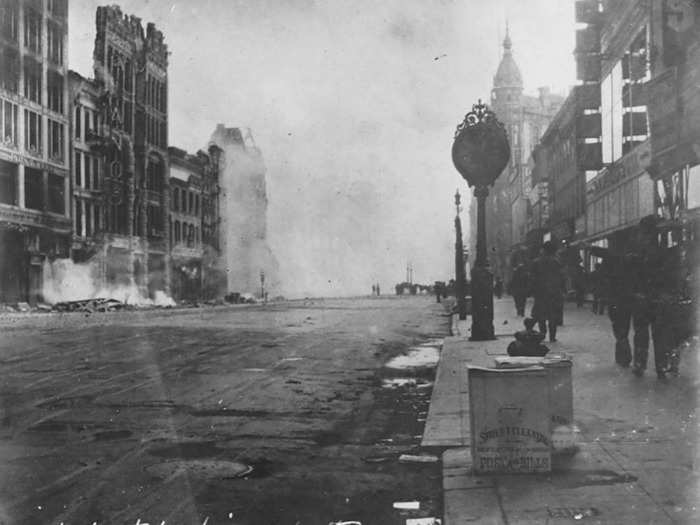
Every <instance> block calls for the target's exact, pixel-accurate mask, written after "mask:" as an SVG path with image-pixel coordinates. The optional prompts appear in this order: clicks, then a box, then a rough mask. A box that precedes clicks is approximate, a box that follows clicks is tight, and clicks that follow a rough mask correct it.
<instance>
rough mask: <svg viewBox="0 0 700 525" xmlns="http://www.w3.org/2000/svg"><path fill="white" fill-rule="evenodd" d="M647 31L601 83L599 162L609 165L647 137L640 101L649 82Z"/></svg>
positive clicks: (641, 32)
mask: <svg viewBox="0 0 700 525" xmlns="http://www.w3.org/2000/svg"><path fill="white" fill-rule="evenodd" d="M648 57H649V53H648V43H647V28H646V27H644V28H642V29H641V30H640V31H639V33H638V34H637V37H636V38H635V39H634V41H633V42H632V45H631V46H630V47H629V49H627V51H626V53H625V55H624V56H623V57H622V60H620V61H619V62H617V63H616V64H615V65H614V66H613V69H612V71H611V72H610V74H609V75H607V76H606V77H605V78H604V79H603V82H602V83H601V120H602V153H603V162H604V163H606V164H609V163H611V162H615V161H616V160H618V159H619V158H620V157H622V156H623V155H625V154H626V153H627V152H628V151H630V150H631V149H632V148H634V147H635V146H636V145H638V144H640V143H641V142H643V141H645V140H646V139H647V137H648V125H647V106H646V101H645V99H644V97H645V93H646V82H647V81H648V80H649V79H650V69H649V58H648Z"/></svg>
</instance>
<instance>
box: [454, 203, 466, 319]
mask: <svg viewBox="0 0 700 525" xmlns="http://www.w3.org/2000/svg"><path fill="white" fill-rule="evenodd" d="M460 200H461V196H460V194H459V190H457V192H456V193H455V207H456V208H457V215H456V216H455V235H456V237H457V239H456V241H455V295H457V311H458V312H459V318H460V320H462V321H464V320H465V319H466V318H467V297H466V295H467V290H466V288H467V282H466V281H467V276H466V275H465V272H464V246H463V244H462V220H461V219H460V218H459V212H460V211H461V208H460V206H459V204H460Z"/></svg>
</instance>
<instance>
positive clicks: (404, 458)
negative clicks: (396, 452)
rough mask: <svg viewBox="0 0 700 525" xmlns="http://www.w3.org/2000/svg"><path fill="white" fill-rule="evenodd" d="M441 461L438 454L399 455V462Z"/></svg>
mask: <svg viewBox="0 0 700 525" xmlns="http://www.w3.org/2000/svg"><path fill="white" fill-rule="evenodd" d="M438 461H439V459H438V457H437V456H431V455H428V454H425V455H417V456H416V455H413V454H401V455H400V456H399V463H437V462H438Z"/></svg>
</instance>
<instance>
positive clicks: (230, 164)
mask: <svg viewBox="0 0 700 525" xmlns="http://www.w3.org/2000/svg"><path fill="white" fill-rule="evenodd" d="M244 131H245V134H244V133H243V132H242V131H241V129H240V128H227V127H225V126H224V125H223V124H219V125H218V126H217V127H216V129H215V130H214V133H213V134H212V137H211V142H210V148H209V152H210V156H211V157H212V158H214V159H216V161H217V162H216V164H217V165H218V166H219V167H218V172H217V173H218V178H219V186H220V192H219V193H218V206H219V217H220V219H221V221H220V223H219V242H220V250H221V257H222V264H223V268H225V269H226V276H227V285H226V286H227V291H228V292H232V293H248V294H255V295H260V294H261V293H262V290H263V289H265V290H272V289H274V288H275V286H276V285H277V274H278V264H277V260H276V259H275V257H274V255H273V253H272V251H271V250H270V247H269V246H268V244H267V204H268V201H267V191H266V184H265V171H266V170H265V163H264V161H263V156H262V153H261V152H260V150H259V149H258V147H257V146H256V145H255V142H254V140H253V136H252V133H251V132H250V130H249V129H248V130H244Z"/></svg>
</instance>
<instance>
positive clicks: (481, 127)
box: [452, 100, 510, 341]
mask: <svg viewBox="0 0 700 525" xmlns="http://www.w3.org/2000/svg"><path fill="white" fill-rule="evenodd" d="M509 159H510V145H509V144H508V135H507V134H506V130H505V128H504V127H503V124H502V123H501V122H499V121H498V119H497V118H496V115H495V114H494V113H493V112H492V111H491V110H489V109H488V107H487V106H486V105H485V104H482V102H481V100H479V102H478V103H477V104H475V105H474V106H472V110H471V111H470V112H469V113H467V115H466V116H465V117H464V121H463V122H462V123H461V124H460V125H459V126H457V131H456V132H455V138H454V144H452V162H453V163H454V165H455V168H457V171H458V172H459V173H460V175H462V177H463V178H464V180H466V181H467V184H468V185H469V187H472V186H474V196H475V197H476V199H477V218H476V225H477V233H476V259H475V261H474V266H473V267H472V294H471V295H472V329H471V332H472V335H471V337H470V339H471V340H472V341H487V340H490V339H495V338H496V337H495V335H494V330H493V274H492V273H491V271H490V270H489V263H488V259H487V257H486V197H487V196H488V194H489V186H493V184H494V182H495V181H496V179H497V178H498V177H499V175H500V174H501V172H502V171H503V169H504V168H505V167H506V165H507V164H508V160H509Z"/></svg>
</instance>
